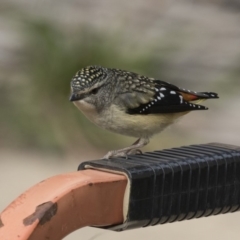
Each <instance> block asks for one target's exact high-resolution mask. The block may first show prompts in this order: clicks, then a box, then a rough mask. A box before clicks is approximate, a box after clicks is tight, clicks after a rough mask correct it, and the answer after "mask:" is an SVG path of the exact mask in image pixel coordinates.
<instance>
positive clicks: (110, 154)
mask: <svg viewBox="0 0 240 240" xmlns="http://www.w3.org/2000/svg"><path fill="white" fill-rule="evenodd" d="M135 154H142V151H141V150H140V149H130V150H127V151H121V150H119V151H118V150H113V151H109V152H108V153H107V154H106V155H105V156H104V157H103V158H102V159H109V158H113V157H125V158H126V159H127V158H128V155H135Z"/></svg>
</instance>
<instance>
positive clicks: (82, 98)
mask: <svg viewBox="0 0 240 240" xmlns="http://www.w3.org/2000/svg"><path fill="white" fill-rule="evenodd" d="M110 76H111V71H110V69H107V68H103V67H101V66H88V67H85V68H82V69H81V70H79V71H78V72H77V73H76V75H75V76H74V77H73V78H72V80H71V95H70V99H69V100H70V101H71V102H84V103H88V104H92V105H94V106H95V107H98V106H99V107H100V105H101V102H102V101H103V98H104V99H107V97H108V96H107V95H108V94H109V91H106V89H107V88H108V87H107V85H108V83H109V81H108V80H109V79H110Z"/></svg>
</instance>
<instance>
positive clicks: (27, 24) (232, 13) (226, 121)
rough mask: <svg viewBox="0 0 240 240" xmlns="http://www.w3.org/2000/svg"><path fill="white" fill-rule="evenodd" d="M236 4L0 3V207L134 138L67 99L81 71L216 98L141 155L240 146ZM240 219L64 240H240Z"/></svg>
mask: <svg viewBox="0 0 240 240" xmlns="http://www.w3.org/2000/svg"><path fill="white" fill-rule="evenodd" d="M239 26H240V0H208V1H203V0H195V1H193V0H171V1H169V0H161V1H160V0H159V1H157V0H148V1H144V0H138V1H127V0H121V1H110V0H101V1H93V0H90V1H83V0H68V1H63V0H52V1H46V0H38V1H35V0H0V108H1V113H0V136H1V137H0V170H1V174H0V189H1V191H2V194H1V198H0V209H1V210H2V209H4V208H5V207H6V206H7V205H8V204H9V203H10V202H11V201H12V200H13V199H14V198H16V197H17V196H18V195H19V194H20V193H21V192H22V191H24V190H26V189H27V188H29V187H30V186H32V185H34V184H35V183H37V182H39V181H41V180H42V179H44V178H47V177H50V176H52V175H55V174H59V173H62V172H67V171H75V170H76V169H77V166H78V163H79V162H81V161H83V160H89V159H97V158H100V157H102V156H103V155H104V154H105V153H106V152H107V151H109V150H112V149H117V148H121V147H124V146H127V145H129V144H131V143H132V142H134V140H135V139H132V138H128V137H124V136H119V135H116V134H113V133H109V132H106V131H104V130H101V129H99V128H98V127H96V126H94V125H93V124H92V123H90V122H89V121H88V120H87V119H86V118H85V117H84V116H83V115H82V114H81V113H80V112H79V111H78V110H77V108H75V107H74V105H73V104H72V103H70V102H69V101H68V98H69V93H70V90H69V84H70V80H71V78H72V76H73V75H74V74H75V73H76V72H77V70H79V69H80V68H82V67H85V66H87V65H93V64H97V65H102V66H105V67H116V68H120V69H126V70H129V71H135V72H138V73H141V74H144V75H147V76H150V77H155V78H158V79H161V80H165V81H168V82H171V83H173V84H176V85H178V86H180V87H183V88H188V89H192V90H195V91H215V92H218V93H219V95H220V99H218V100H212V101H208V102H206V105H207V106H208V107H209V108H210V109H209V111H204V112H203V111H199V112H193V113H190V114H189V115H187V116H185V117H184V118H183V119H181V120H180V121H179V122H178V123H177V124H175V125H174V126H172V127H171V128H168V129H167V130H165V131H164V132H163V133H162V134H160V135H158V136H156V137H154V138H153V139H152V141H151V143H150V144H149V145H148V146H147V147H146V148H145V150H156V149H162V148H168V147H174V146H181V145H186V144H195V143H207V142H223V143H229V144H235V145H240V134H239V133H240V123H239V121H240V110H239V109H240V102H239V101H240V94H239V92H240V27H239ZM239 221H240V214H239V213H235V214H229V215H226V216H224V215H223V216H218V217H211V218H206V219H199V220H193V221H190V222H181V223H175V224H167V225H162V226H157V227H151V228H148V229H140V230H133V231H128V232H124V233H120V234H119V233H112V232H105V231H102V230H99V229H92V228H85V229H83V230H80V231H77V232H75V233H73V234H71V235H69V236H68V237H66V239H68V240H71V239H80V237H81V239H113V238H114V239H122V238H123V237H124V238H125V239H132V238H138V239H146V238H148V237H149V235H150V236H151V239H159V237H160V236H161V237H163V238H164V239H168V240H171V239H176V238H178V239H185V240H188V239H203V238H205V239H209V235H210V232H211V239H218V240H220V239H233V240H234V239H239V236H240V232H239V226H238V225H237V222H239Z"/></svg>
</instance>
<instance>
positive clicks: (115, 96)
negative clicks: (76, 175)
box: [70, 66, 218, 158]
mask: <svg viewBox="0 0 240 240" xmlns="http://www.w3.org/2000/svg"><path fill="white" fill-rule="evenodd" d="M211 98H218V95H217V94H216V93H213V92H195V91H190V90H187V89H184V88H180V87H177V86H175V85H173V84H171V83H168V82H164V81H161V80H158V79H154V78H149V77H146V76H142V75H139V74H137V73H133V72H128V71H124V70H120V69H114V68H104V67H101V66H89V67H86V68H83V69H81V70H79V71H78V72H77V73H76V75H75V76H74V77H73V78H72V80H71V96H70V101H73V103H74V104H75V105H76V106H77V108H78V109H79V110H81V111H82V112H83V114H84V115H85V116H86V117H87V118H89V120H91V121H92V122H94V123H95V124H96V125H98V126H99V127H102V128H104V129H107V130H110V131H112V132H116V133H119V134H123V135H127V136H131V137H136V138H137V139H138V140H137V141H136V142H135V143H134V144H133V145H131V146H130V147H126V148H123V149H120V150H114V151H110V152H108V154H107V155H106V156H104V157H105V158H110V157H117V156H126V155H127V154H135V153H137V152H140V150H139V148H141V147H143V146H144V145H146V144H147V143H148V142H149V138H150V137H152V136H153V135H155V134H157V133H159V132H161V131H162V130H163V129H164V128H166V127H167V126H169V125H170V124H172V123H174V121H175V120H176V119H178V118H179V117H181V116H183V115H185V114H187V113H189V112H190V111H193V110H207V108H206V107H205V106H202V105H200V104H199V103H200V102H202V101H204V100H206V99H211Z"/></svg>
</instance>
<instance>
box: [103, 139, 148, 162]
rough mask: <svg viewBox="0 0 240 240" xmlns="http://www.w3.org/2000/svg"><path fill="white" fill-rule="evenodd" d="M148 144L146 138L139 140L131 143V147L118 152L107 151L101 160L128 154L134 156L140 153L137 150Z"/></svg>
mask: <svg viewBox="0 0 240 240" xmlns="http://www.w3.org/2000/svg"><path fill="white" fill-rule="evenodd" d="M148 143H149V139H148V138H139V139H138V140H137V141H136V142H134V143H133V145H131V146H129V147H126V148H122V149H119V150H113V151H109V152H108V153H107V154H106V155H105V156H104V157H103V158H106V159H109V158H111V157H123V156H127V155H128V154H136V153H137V152H141V150H139V149H138V148H142V147H143V146H145V145H147V144H148Z"/></svg>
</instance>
